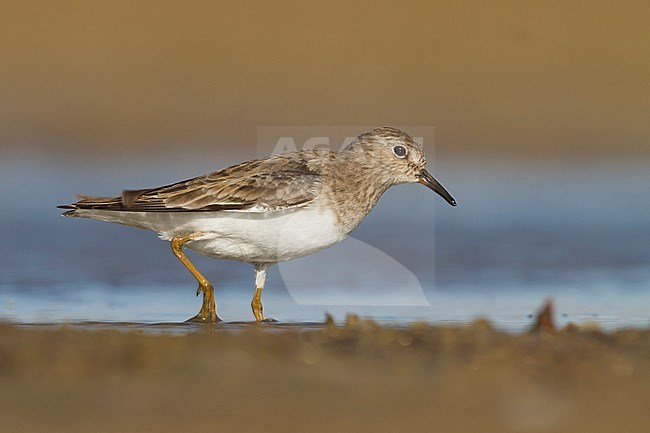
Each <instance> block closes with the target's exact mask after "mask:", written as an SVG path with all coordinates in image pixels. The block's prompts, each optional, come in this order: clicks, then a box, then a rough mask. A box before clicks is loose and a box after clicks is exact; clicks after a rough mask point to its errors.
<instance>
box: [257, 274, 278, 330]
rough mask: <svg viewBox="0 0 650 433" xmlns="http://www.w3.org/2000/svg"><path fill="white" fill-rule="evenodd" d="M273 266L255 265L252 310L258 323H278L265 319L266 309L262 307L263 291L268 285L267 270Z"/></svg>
mask: <svg viewBox="0 0 650 433" xmlns="http://www.w3.org/2000/svg"><path fill="white" fill-rule="evenodd" d="M269 266H271V264H270V263H262V264H256V265H255V294H254V295H253V300H252V301H251V308H252V309H253V316H255V321H256V322H258V323H259V322H276V320H275V319H271V318H264V307H263V306H262V290H263V289H264V284H265V283H266V270H267V269H268V268H269Z"/></svg>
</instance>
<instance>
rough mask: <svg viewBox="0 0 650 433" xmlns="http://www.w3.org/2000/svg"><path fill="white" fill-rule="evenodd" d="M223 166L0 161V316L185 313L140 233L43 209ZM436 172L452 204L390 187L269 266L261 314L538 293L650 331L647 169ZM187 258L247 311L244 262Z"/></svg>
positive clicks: (450, 311)
mask: <svg viewBox="0 0 650 433" xmlns="http://www.w3.org/2000/svg"><path fill="white" fill-rule="evenodd" d="M231 162H233V161H230V160H229V161H225V160H224V161H217V162H210V161H202V162H200V163H199V164H186V165H183V164H180V165H178V164H176V165H173V166H172V165H171V163H170V161H157V162H156V161H154V162H151V163H150V164H147V165H146V166H141V165H142V164H140V163H139V162H138V163H135V162H132V163H128V162H124V161H120V162H119V164H120V165H121V168H120V169H119V170H117V169H115V167H116V166H117V164H115V162H105V163H103V164H99V163H96V164H95V165H90V166H89V165H88V164H83V165H82V164H79V163H78V161H77V162H73V161H41V160H38V159H34V158H33V157H29V158H28V157H20V156H15V157H13V158H10V159H5V160H3V161H2V162H0V193H1V194H2V201H3V203H5V204H6V203H10V204H11V205H10V206H6V205H5V206H3V208H2V209H1V210H0V223H1V227H2V229H1V232H0V236H1V240H2V244H3V245H4V246H5V249H4V251H3V252H2V253H0V272H1V273H0V318H1V319H4V320H11V321H16V322H27V323H51V322H62V321H73V322H79V321H100V322H101V321H105V322H144V323H159V322H181V321H183V320H185V319H187V318H188V317H190V316H192V315H193V314H195V312H196V310H198V308H199V306H200V300H199V299H198V298H196V297H195V296H194V291H195V283H194V282H193V280H192V278H191V276H190V275H189V274H187V272H186V271H185V270H184V269H183V268H182V266H180V264H178V263H177V262H176V259H175V258H174V257H173V256H172V254H170V252H169V248H168V246H167V245H166V244H165V243H163V242H161V241H159V240H158V239H157V238H156V236H155V235H153V234H151V233H148V232H145V231H142V230H137V229H133V228H127V227H121V226H118V225H112V224H107V223H102V222H97V221H87V220H68V219H64V218H61V217H59V212H58V210H57V209H55V206H56V205H57V204H61V203H66V202H69V201H71V200H72V198H73V197H72V193H73V192H79V193H90V194H98V195H102V194H104V195H111V194H113V193H115V192H118V191H120V190H121V189H123V188H138V187H145V186H151V185H158V184H163V183H167V182H170V181H174V180H178V179H182V178H185V177H191V176H193V175H196V174H198V173H201V172H207V171H210V170H211V169H213V168H215V167H220V166H223V165H226V164H228V163H231ZM165 164H167V165H165ZM161 165H162V166H163V167H165V168H164V169H160V167H161ZM439 166H440V169H436V170H434V171H435V174H436V176H437V177H438V178H439V180H440V181H441V182H442V183H443V184H444V185H445V186H446V187H448V189H449V190H450V192H451V193H452V194H453V195H454V196H455V198H456V199H457V200H458V202H459V206H458V208H451V207H449V206H447V205H446V204H445V203H444V202H443V201H442V200H441V199H440V198H439V197H437V196H435V195H434V194H433V193H431V192H430V191H429V190H427V189H425V188H422V187H421V186H418V185H402V186H399V187H395V188H393V189H392V190H390V191H389V192H388V193H387V194H386V195H385V196H384V197H383V198H382V200H381V201H380V203H379V204H378V206H377V207H376V208H375V210H374V211H373V212H372V213H371V214H370V216H369V217H368V218H367V219H366V220H365V221H364V222H363V223H362V224H361V226H360V227H359V228H358V229H357V230H356V231H355V232H354V233H353V236H352V239H351V240H349V241H346V242H344V243H342V244H340V245H338V246H336V247H334V248H332V249H330V250H327V251H324V252H322V253H319V254H316V255H313V256H311V257H309V258H304V259H299V260H296V261H292V262H289V263H287V264H283V265H280V267H274V268H272V271H271V272H270V275H269V279H268V281H267V289H266V290H265V294H264V305H265V313H266V314H268V315H270V316H272V317H274V318H276V319H278V320H280V321H281V322H283V323H309V322H319V321H322V320H323V318H324V315H325V313H326V312H328V313H330V314H332V315H333V316H334V318H335V319H337V320H342V319H343V318H344V316H345V313H346V312H350V311H352V312H356V313H358V314H360V315H362V316H368V317H372V318H374V319H375V320H378V321H380V322H382V323H408V322H411V321H415V320H425V321H429V322H435V323H464V322H467V321H471V320H474V319H475V318H476V317H487V318H489V319H490V320H492V321H493V322H494V323H495V325H496V326H497V327H499V328H503V329H513V330H518V329H522V328H524V327H526V326H528V325H529V323H530V322H531V320H532V319H531V316H530V315H531V314H533V313H534V312H535V310H536V308H538V307H539V305H540V304H541V303H542V301H543V300H544V299H545V298H546V297H548V296H552V297H553V298H554V299H555V300H556V305H557V312H558V317H557V319H558V321H559V322H560V323H566V322H568V321H574V322H582V321H591V322H596V323H598V324H599V325H601V326H603V327H605V328H620V327H628V326H647V325H649V324H650V313H649V311H650V308H649V307H650V247H649V245H650V242H649V241H650V217H648V215H650V188H648V185H650V172H649V171H648V170H647V167H648V164H647V162H644V161H637V162H629V161H628V162H617V161H604V162H593V163H585V164H582V165H578V166H576V165H575V164H568V163H567V164H566V165H558V164H557V163H536V164H529V165H522V164H521V163H513V164H511V165H509V164H507V163H505V162H495V161H478V162H477V161H473V162H464V161H448V162H445V163H444V164H442V163H440V164H439ZM154 167H155V169H154ZM513 167H514V168H513ZM191 257H192V258H193V259H194V260H195V261H196V263H197V265H198V267H199V268H200V269H202V270H203V271H205V274H206V276H207V277H208V278H209V279H210V280H212V281H213V282H214V283H215V286H216V287H217V289H216V290H217V302H218V312H219V315H220V316H221V317H222V318H223V319H224V320H226V321H229V322H240V321H245V320H250V319H251V318H252V315H251V313H250V307H249V302H250V297H251V296H252V269H251V267H250V266H249V265H246V264H242V263H236V262H230V261H215V260H211V259H207V258H204V257H199V256H196V255H193V256H191Z"/></svg>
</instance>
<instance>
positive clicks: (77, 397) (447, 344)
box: [0, 316, 650, 433]
mask: <svg viewBox="0 0 650 433" xmlns="http://www.w3.org/2000/svg"><path fill="white" fill-rule="evenodd" d="M542 325H544V323H542ZM0 383H1V386H0V431H2V432H91V431H92V432H146V431H155V432H177V431H203V432H207V431H230V432H293V431H296V432H413V431H430V432H627V433H630V432H648V431H650V330H647V329H646V330H625V331H617V332H614V333H603V332H600V331H598V330H597V329H594V328H593V327H570V328H568V329H563V330H558V331H555V330H553V329H551V328H550V327H548V326H542V329H538V330H535V331H531V332H528V333H519V334H511V333H505V332H500V331H496V330H494V329H492V327H491V326H490V325H489V323H487V322H485V321H477V322H475V323H473V324H469V325H467V326H458V327H456V326H454V327H452V326H432V325H428V324H420V323H416V324H411V325H408V326H404V327H386V326H379V325H377V324H375V323H374V322H372V321H365V320H359V319H358V318H356V317H355V316H349V317H348V319H347V321H346V323H345V324H339V325H336V324H334V323H332V322H326V323H324V324H322V325H320V324H319V325H277V324H276V325H259V326H258V325H250V324H240V325H237V324H226V325H225V326H224V325H217V326H196V325H192V326H190V325H178V326H172V325H160V326H143V325H139V326H134V325H126V324H124V325H116V324H113V325H109V324H94V325H93V324H86V325H83V326H81V325H63V326H58V325H57V326H34V325H31V326H24V325H12V324H4V325H0Z"/></svg>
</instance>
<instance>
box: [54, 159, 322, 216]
mask: <svg viewBox="0 0 650 433" xmlns="http://www.w3.org/2000/svg"><path fill="white" fill-rule="evenodd" d="M326 157H327V155H325V154H323V153H322V152H317V151H306V152H299V153H290V154H284V155H277V156H274V157H271V158H268V159H263V160H254V161H249V162H244V163H241V164H237V165H234V166H231V167H228V168H224V169H222V170H219V171H216V172H214V173H210V174H207V175H204V176H199V177H196V178H193V179H189V180H186V181H182V182H177V183H175V184H172V185H167V186H163V187H159V188H153V189H145V190H137V191H124V192H123V193H122V196H121V197H117V198H110V199H100V198H97V199H95V198H92V197H87V198H84V199H83V200H81V201H79V202H77V203H75V204H73V205H70V206H69V207H67V208H72V209H106V210H123V211H124V210H126V211H145V212H174V211H219V210H248V211H269V210H280V209H287V208H291V207H295V206H300V205H302V204H305V203H308V202H310V201H311V200H313V199H314V196H315V193H316V191H317V190H318V188H319V186H320V184H321V183H320V181H321V164H322V161H323V158H326Z"/></svg>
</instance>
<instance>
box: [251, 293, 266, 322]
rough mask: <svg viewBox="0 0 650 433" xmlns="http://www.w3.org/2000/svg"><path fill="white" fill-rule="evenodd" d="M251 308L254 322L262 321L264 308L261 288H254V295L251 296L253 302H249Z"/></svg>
mask: <svg viewBox="0 0 650 433" xmlns="http://www.w3.org/2000/svg"><path fill="white" fill-rule="evenodd" d="M251 308H252V309H253V316H255V321H256V322H261V321H262V320H264V307H263V306H262V288H261V287H256V288H255V295H253V300H252V301H251Z"/></svg>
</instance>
